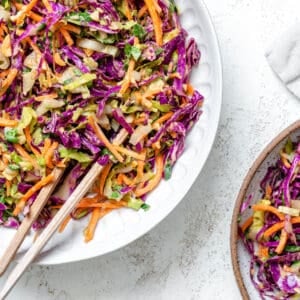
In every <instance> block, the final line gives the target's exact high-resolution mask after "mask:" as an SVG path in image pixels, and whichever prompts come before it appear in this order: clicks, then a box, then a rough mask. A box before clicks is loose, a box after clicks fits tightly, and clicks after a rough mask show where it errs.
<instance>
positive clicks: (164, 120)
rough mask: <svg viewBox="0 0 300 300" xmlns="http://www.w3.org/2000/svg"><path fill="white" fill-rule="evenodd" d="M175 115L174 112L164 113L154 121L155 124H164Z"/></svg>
mask: <svg viewBox="0 0 300 300" xmlns="http://www.w3.org/2000/svg"><path fill="white" fill-rule="evenodd" d="M173 115H174V113H173V112H171V111H170V112H168V113H166V114H165V115H163V116H162V117H160V118H159V119H157V120H156V121H155V122H154V123H153V126H155V125H156V124H162V123H164V122H166V121H168V120H169V119H170V118H171V117H172V116H173Z"/></svg>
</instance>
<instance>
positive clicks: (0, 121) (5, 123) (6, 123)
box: [0, 118, 18, 127]
mask: <svg viewBox="0 0 300 300" xmlns="http://www.w3.org/2000/svg"><path fill="white" fill-rule="evenodd" d="M16 126H18V121H15V120H8V119H4V118H0V127H16Z"/></svg>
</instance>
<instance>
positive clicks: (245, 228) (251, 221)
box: [241, 216, 253, 232]
mask: <svg viewBox="0 0 300 300" xmlns="http://www.w3.org/2000/svg"><path fill="white" fill-rule="evenodd" d="M252 223H253V216H251V217H250V218H248V219H247V220H246V221H245V222H244V223H243V225H242V226H241V230H242V232H245V231H246V230H247V229H248V228H249V227H250V226H251V224H252Z"/></svg>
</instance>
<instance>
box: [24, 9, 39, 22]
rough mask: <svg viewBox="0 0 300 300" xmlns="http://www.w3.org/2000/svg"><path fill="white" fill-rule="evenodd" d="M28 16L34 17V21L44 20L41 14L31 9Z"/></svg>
mask: <svg viewBox="0 0 300 300" xmlns="http://www.w3.org/2000/svg"><path fill="white" fill-rule="evenodd" d="M27 16H28V17H29V18H30V19H32V20H33V21H36V22H41V21H42V20H43V17H42V16H40V15H39V14H37V13H35V12H33V11H30V12H28V13H27Z"/></svg>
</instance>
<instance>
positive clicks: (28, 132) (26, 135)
mask: <svg viewBox="0 0 300 300" xmlns="http://www.w3.org/2000/svg"><path fill="white" fill-rule="evenodd" d="M24 133H25V137H26V141H27V144H28V145H29V147H30V149H31V151H32V153H33V154H34V155H35V156H37V157H39V156H40V155H41V153H40V152H39V151H38V150H36V149H35V147H33V146H32V137H31V134H30V127H29V126H27V127H26V128H25V129H24Z"/></svg>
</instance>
